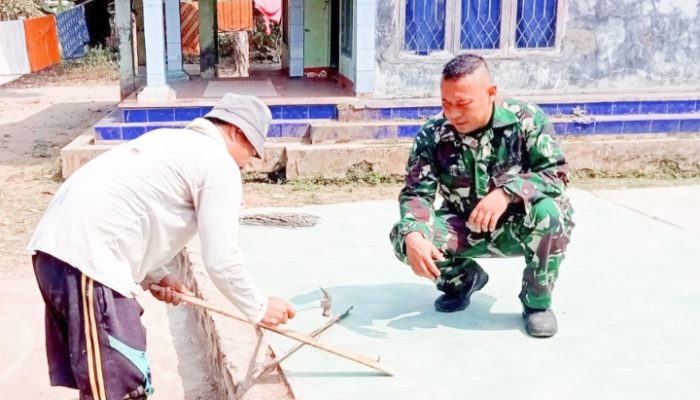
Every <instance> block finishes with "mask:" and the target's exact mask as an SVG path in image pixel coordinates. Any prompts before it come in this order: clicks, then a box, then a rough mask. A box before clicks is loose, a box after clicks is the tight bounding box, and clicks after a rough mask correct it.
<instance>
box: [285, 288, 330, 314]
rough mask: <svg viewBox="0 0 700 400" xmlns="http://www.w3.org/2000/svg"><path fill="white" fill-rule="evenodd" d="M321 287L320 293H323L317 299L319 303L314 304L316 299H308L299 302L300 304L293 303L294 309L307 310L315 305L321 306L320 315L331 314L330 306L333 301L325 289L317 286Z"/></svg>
mask: <svg viewBox="0 0 700 400" xmlns="http://www.w3.org/2000/svg"><path fill="white" fill-rule="evenodd" d="M319 289H321V293H323V296H321V299H320V300H319V305H318V306H317V305H316V300H314V301H310V302H308V303H304V304H300V305H296V304H295V305H294V309H295V310H296V311H297V312H298V311H304V310H308V309H311V308H316V307H319V306H320V307H321V308H322V309H323V312H322V315H323V316H324V317H330V316H331V307H332V306H333V301H332V300H331V295H330V294H329V293H328V292H327V291H326V289H324V288H322V287H319Z"/></svg>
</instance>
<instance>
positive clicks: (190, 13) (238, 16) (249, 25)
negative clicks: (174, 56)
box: [180, 0, 253, 55]
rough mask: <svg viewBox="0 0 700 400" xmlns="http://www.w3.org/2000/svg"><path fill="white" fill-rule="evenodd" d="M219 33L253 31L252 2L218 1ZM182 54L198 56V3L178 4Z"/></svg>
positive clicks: (249, 0)
mask: <svg viewBox="0 0 700 400" xmlns="http://www.w3.org/2000/svg"><path fill="white" fill-rule="evenodd" d="M216 12H217V20H218V24H217V25H218V27H217V28H218V30H219V32H234V31H250V30H253V0H219V1H218V2H217V3H216ZM180 29H181V37H182V52H183V53H184V54H188V55H199V3H198V2H192V3H185V2H181V3H180Z"/></svg>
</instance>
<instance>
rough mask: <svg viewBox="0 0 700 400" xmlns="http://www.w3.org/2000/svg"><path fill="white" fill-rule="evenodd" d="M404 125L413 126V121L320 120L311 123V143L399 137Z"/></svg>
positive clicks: (415, 124)
mask: <svg viewBox="0 0 700 400" xmlns="http://www.w3.org/2000/svg"><path fill="white" fill-rule="evenodd" d="M402 127H413V128H415V131H418V126H417V123H416V122H411V121H401V122H398V121H356V122H339V121H318V122H312V123H311V143H313V144H318V143H349V142H356V141H361V140H376V139H379V140H392V139H399V138H400V136H401V135H400V133H401V131H402Z"/></svg>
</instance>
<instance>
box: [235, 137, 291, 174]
mask: <svg viewBox="0 0 700 400" xmlns="http://www.w3.org/2000/svg"><path fill="white" fill-rule="evenodd" d="M285 149H286V145H285V144H284V143H266V144H265V155H264V157H263V159H262V160H260V159H257V158H253V159H251V160H250V162H249V163H248V164H246V167H245V172H264V173H268V172H272V171H279V170H280V169H284V167H285V166H286V165H287V153H286V151H285Z"/></svg>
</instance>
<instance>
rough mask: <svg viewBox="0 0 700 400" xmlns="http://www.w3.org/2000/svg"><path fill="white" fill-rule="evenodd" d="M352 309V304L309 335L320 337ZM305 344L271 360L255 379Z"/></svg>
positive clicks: (315, 337)
mask: <svg viewBox="0 0 700 400" xmlns="http://www.w3.org/2000/svg"><path fill="white" fill-rule="evenodd" d="M350 310H352V306H350V308H348V309H347V310H345V312H344V313H342V314H338V315H336V316H335V317H333V318H331V319H330V320H329V321H327V322H326V323H325V324H323V325H322V326H321V327H320V328H318V329H316V330H314V331H312V332H311V333H309V337H311V338H314V339H318V337H319V336H320V335H321V333H323V332H325V330H326V329H328V328H330V327H331V326H333V325H335V324H336V323H337V322H338V321H340V320H341V319H343V318H345V317H347V316H348V314H350ZM304 345H306V343H299V344H297V345H296V346H294V347H292V348H291V349H290V350H289V351H287V352H286V353H284V354H283V355H281V356H280V357H278V358H276V359H274V360H272V361H270V362H269V363H267V364H265V365H263V366H262V368H260V372H259V373H258V374H257V375H256V376H255V379H256V380H257V379H260V377H262V376H263V375H265V374H266V373H267V372H268V371H270V370H272V369H273V368H275V367H277V366H278V365H280V363H282V361H284V360H286V359H287V358H289V356H291V355H292V354H294V353H296V352H297V351H298V350H299V349H301V348H302V347H304Z"/></svg>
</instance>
